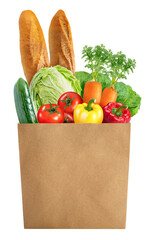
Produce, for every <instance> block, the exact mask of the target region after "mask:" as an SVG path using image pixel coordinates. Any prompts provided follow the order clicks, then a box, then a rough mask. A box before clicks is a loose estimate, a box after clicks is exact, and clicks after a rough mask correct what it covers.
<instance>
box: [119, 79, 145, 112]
mask: <svg viewBox="0 0 148 240" xmlns="http://www.w3.org/2000/svg"><path fill="white" fill-rule="evenodd" d="M115 89H116V91H117V102H121V103H123V104H124V105H127V106H128V108H129V110H130V112H131V115H132V116H134V115H135V114H136V113H137V112H138V110H139V108H140V104H141V97H140V96H139V95H138V94H137V93H136V92H135V91H133V89H132V87H131V86H129V85H126V84H125V83H123V82H119V83H117V84H116V86H115Z"/></svg>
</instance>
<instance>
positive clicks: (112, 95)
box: [100, 87, 117, 107]
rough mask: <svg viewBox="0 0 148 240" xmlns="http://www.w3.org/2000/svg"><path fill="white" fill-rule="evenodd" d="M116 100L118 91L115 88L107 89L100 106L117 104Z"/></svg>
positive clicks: (104, 91)
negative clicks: (111, 103) (110, 103)
mask: <svg viewBox="0 0 148 240" xmlns="http://www.w3.org/2000/svg"><path fill="white" fill-rule="evenodd" d="M116 100H117V91H116V90H115V89H114V88H113V87H108V88H105V89H104V90H103V93H102V96H101V102H100V106H101V107H104V106H106V105H107V104H108V103H109V102H116Z"/></svg>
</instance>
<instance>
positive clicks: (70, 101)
mask: <svg viewBox="0 0 148 240" xmlns="http://www.w3.org/2000/svg"><path fill="white" fill-rule="evenodd" d="M82 102H83V100H82V98H81V96H80V95H79V94H77V93H75V92H65V93H63V94H62V95H61V97H60V98H59V100H58V105H59V106H60V107H61V108H62V109H63V111H64V112H66V113H73V111H74V109H75V107H76V106H77V105H78V104H81V103H82Z"/></svg>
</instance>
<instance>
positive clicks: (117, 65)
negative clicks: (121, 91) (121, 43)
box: [100, 51, 136, 107]
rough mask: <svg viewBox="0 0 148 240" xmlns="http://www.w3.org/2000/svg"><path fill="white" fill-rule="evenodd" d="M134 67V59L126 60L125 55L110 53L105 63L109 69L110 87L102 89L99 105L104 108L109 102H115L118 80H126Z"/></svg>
mask: <svg viewBox="0 0 148 240" xmlns="http://www.w3.org/2000/svg"><path fill="white" fill-rule="evenodd" d="M135 67H136V61H135V59H134V60H132V59H130V58H128V59H127V57H126V55H125V54H123V53H122V52H118V53H117V54H113V53H112V52H111V51H110V54H109V56H108V61H107V68H108V69H109V71H108V74H109V75H110V77H111V86H110V87H109V88H107V89H104V91H103V93H102V97H101V102H100V105H101V107H104V106H105V105H106V104H108V103H109V102H116V100H117V91H116V90H115V89H114V88H115V85H116V83H117V81H118V80H119V79H127V74H129V73H130V71H131V72H133V70H134V68H135Z"/></svg>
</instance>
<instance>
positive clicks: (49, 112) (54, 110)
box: [37, 104, 64, 123]
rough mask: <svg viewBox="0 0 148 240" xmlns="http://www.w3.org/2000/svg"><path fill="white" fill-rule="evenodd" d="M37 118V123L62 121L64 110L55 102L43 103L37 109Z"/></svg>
mask: <svg viewBox="0 0 148 240" xmlns="http://www.w3.org/2000/svg"><path fill="white" fill-rule="evenodd" d="M37 119H38V122H39V123H63V122H64V112H63V110H62V109H61V108H60V107H59V106H58V105H56V104H45V105H43V106H42V107H40V109H39V110H38V113H37Z"/></svg>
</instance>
